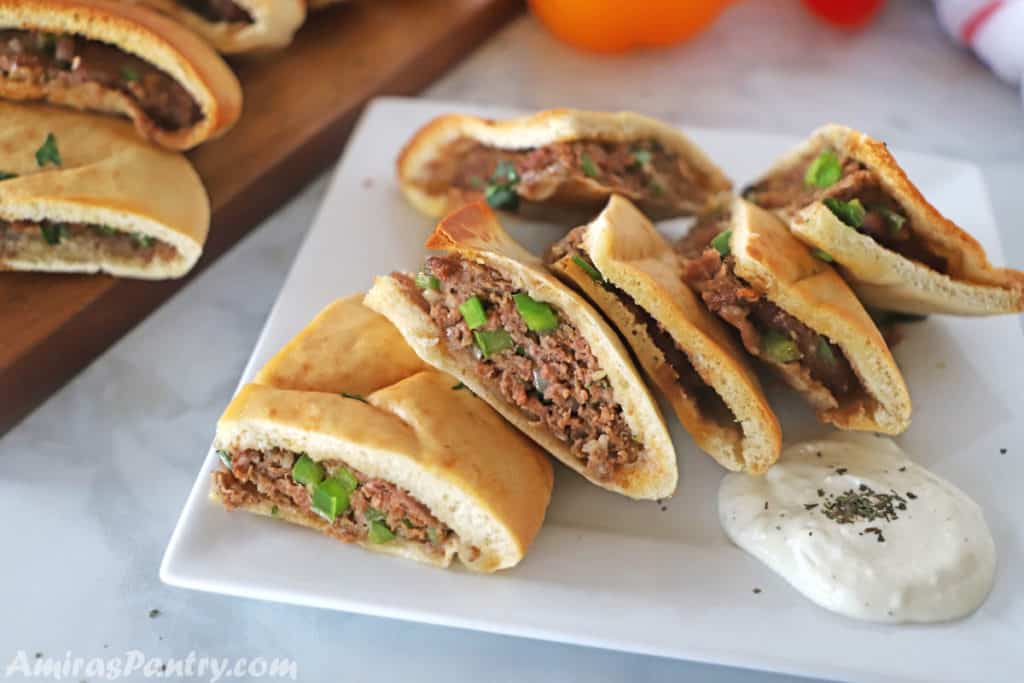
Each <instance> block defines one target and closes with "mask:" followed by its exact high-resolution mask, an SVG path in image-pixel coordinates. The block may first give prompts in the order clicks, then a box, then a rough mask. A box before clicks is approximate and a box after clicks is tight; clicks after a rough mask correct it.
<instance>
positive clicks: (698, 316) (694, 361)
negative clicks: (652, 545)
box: [547, 195, 782, 474]
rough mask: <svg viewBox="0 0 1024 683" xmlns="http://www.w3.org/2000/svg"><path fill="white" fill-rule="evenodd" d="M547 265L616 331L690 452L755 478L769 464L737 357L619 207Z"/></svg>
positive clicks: (770, 433) (772, 454)
mask: <svg viewBox="0 0 1024 683" xmlns="http://www.w3.org/2000/svg"><path fill="white" fill-rule="evenodd" d="M547 260H548V262H549V264H550V267H551V269H552V270H553V271H554V272H555V273H556V274H558V275H559V276H560V277H562V279H564V280H566V281H567V282H569V283H570V284H572V285H574V286H575V287H576V288H577V289H579V290H580V291H582V292H583V294H584V295H585V296H586V297H587V298H588V299H589V300H590V301H592V302H593V303H594V305H595V306H597V307H598V308H599V309H600V310H601V312H602V313H604V314H605V316H606V317H607V318H608V319H609V320H610V321H611V322H612V324H613V325H614V326H615V327H616V328H617V329H618V330H619V332H620V333H621V335H622V337H623V339H625V340H626V343H627V344H628V345H629V346H630V347H631V349H632V351H633V355H634V356H635V357H636V358H637V360H638V361H639V362H640V366H641V367H642V368H643V369H644V372H645V373H646V374H647V376H648V377H649V378H650V380H651V382H652V383H653V384H654V385H655V386H657V387H658V389H659V390H660V391H661V393H662V394H663V395H664V396H665V398H666V399H668V401H669V403H670V404H671V405H672V407H673V409H674V410H675V413H676V415H677V416H678V417H679V421H680V422H682V424H683V426H684V427H685V428H686V430H687V431H688V432H689V433H690V435H691V436H693V439H694V441H695V442H696V444H697V446H698V447H699V448H700V449H702V450H703V451H705V452H706V453H708V454H709V455H711V457H713V458H714V459H715V460H716V461H718V463H719V464H721V465H722V466H723V467H725V468H727V469H730V470H745V471H747V472H751V473H755V474H759V473H761V472H764V471H765V470H766V469H768V467H769V466H771V465H772V464H773V463H774V462H775V461H776V460H777V459H778V457H779V449H780V448H781V440H782V434H781V431H780V430H779V423H778V420H777V419H776V417H775V414H774V413H773V412H772V410H771V407H770V406H769V405H768V401H767V399H765V397H764V393H763V392H762V391H761V386H760V383H759V382H758V381H757V377H755V376H754V373H753V372H751V370H750V368H749V367H748V365H747V361H746V355H745V353H744V352H743V351H742V350H741V349H740V348H739V347H738V346H737V345H736V343H735V342H734V341H733V340H732V338H731V337H730V335H729V333H728V332H727V331H726V329H725V327H724V326H723V325H722V323H721V321H719V319H718V318H717V317H715V316H714V315H712V314H711V313H710V312H709V311H708V310H707V309H706V308H705V307H704V305H703V304H702V303H701V302H700V300H699V299H698V298H697V297H696V295H694V293H693V292H692V291H691V290H690V289H689V287H687V286H686V284H684V283H683V280H682V276H681V274H680V272H679V270H680V265H679V259H678V258H677V257H676V255H675V252H674V251H673V250H672V246H671V245H670V244H669V243H668V242H667V241H666V240H665V238H664V237H662V236H661V235H660V234H659V233H658V231H657V230H656V229H655V228H654V226H653V225H651V222H650V221H648V220H647V218H646V217H645V216H644V215H643V214H642V213H640V211H639V210H638V209H637V208H636V207H635V206H633V205H632V204H631V203H630V202H629V200H628V199H624V198H622V197H619V196H618V195H615V196H613V197H612V198H611V200H610V201H609V202H608V206H607V207H606V208H605V210H604V211H602V212H601V214H600V215H599V216H598V217H597V218H596V219H594V220H593V221H592V222H591V223H590V224H589V225H585V226H582V227H580V228H576V229H575V230H573V231H572V232H570V233H569V234H568V235H567V236H566V237H565V238H564V239H562V240H561V241H559V242H557V243H556V244H554V245H553V246H552V248H551V249H550V251H549V254H548V259H547Z"/></svg>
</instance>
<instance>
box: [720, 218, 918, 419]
mask: <svg viewBox="0 0 1024 683" xmlns="http://www.w3.org/2000/svg"><path fill="white" fill-rule="evenodd" d="M732 229H733V234H732V240H731V242H730V244H731V247H732V253H733V255H734V257H735V259H736V266H735V271H736V274H737V275H739V276H740V277H741V278H743V279H744V280H746V281H747V282H748V283H749V284H750V285H751V286H752V287H753V288H754V289H756V290H757V291H759V292H762V293H763V294H764V295H765V296H766V297H768V299H769V300H770V301H772V302H773V303H775V304H776V305H777V306H779V307H780V308H782V309H783V310H784V311H786V312H787V313H789V314H790V315H792V316H793V317H795V318H797V319H798V320H799V321H800V322H802V323H804V324H805V325H807V326H808V327H810V328H811V329H812V330H814V331H815V332H817V333H818V334H822V335H824V336H825V337H827V338H828V339H829V340H830V341H831V342H832V343H834V344H836V345H838V346H839V348H840V349H841V350H842V352H843V354H844V355H845V356H846V359H847V360H848V361H849V362H850V365H851V367H852V368H853V371H854V373H855V374H856V375H857V377H858V378H859V379H860V382H861V384H862V386H863V387H864V389H865V391H866V392H867V396H866V397H864V396H859V397H858V396H855V397H847V398H846V399H845V400H843V401H842V402H840V404H839V406H838V408H834V409H824V410H819V412H818V418H819V419H820V420H822V421H825V422H830V423H832V424H834V425H836V426H837V427H840V428H842V429H851V430H866V431H876V432H882V433H885V434H900V433H902V432H903V431H904V430H906V428H907V427H908V426H909V425H910V413H911V402H910V395H909V393H908V391H907V386H906V383H905V382H904V380H903V375H902V374H901V373H900V370H899V368H898V367H897V366H896V361H895V360H894V359H893V357H892V354H891V353H890V352H889V348H888V346H887V345H886V343H885V340H884V339H883V338H882V335H881V333H880V332H879V331H878V328H877V327H875V323H874V321H872V320H871V317H870V316H869V315H868V314H867V311H865V310H864V307H863V306H862V305H861V303H860V301H858V300H857V297H856V296H855V295H854V294H853V292H852V291H851V290H850V288H849V287H848V286H847V284H846V283H845V282H844V281H843V279H842V278H841V277H840V276H839V274H838V273H837V272H836V271H835V269H833V268H832V267H831V266H830V265H828V264H827V263H825V262H824V261H822V260H821V259H818V258H815V257H814V256H813V255H812V254H811V253H810V250H809V249H808V248H807V247H806V246H804V245H803V244H802V243H801V242H800V241H799V240H797V239H796V238H795V237H793V236H792V234H790V232H789V231H788V230H787V229H786V226H785V225H784V224H783V223H782V222H781V221H780V220H779V219H778V218H776V217H775V215H774V214H772V213H770V212H768V211H765V210H764V209H761V208H758V207H757V206H755V205H753V204H751V203H749V202H747V201H745V200H743V199H739V198H737V199H736V201H735V202H734V204H733V224H732Z"/></svg>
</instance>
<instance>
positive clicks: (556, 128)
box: [398, 109, 731, 218]
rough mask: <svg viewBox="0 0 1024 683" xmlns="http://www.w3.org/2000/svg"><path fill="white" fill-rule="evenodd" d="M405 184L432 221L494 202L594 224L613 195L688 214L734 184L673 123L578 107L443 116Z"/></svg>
mask: <svg viewBox="0 0 1024 683" xmlns="http://www.w3.org/2000/svg"><path fill="white" fill-rule="evenodd" d="M398 179H399V183H400V184H401V187H402V190H403V192H405V195H406V197H407V198H408V199H409V201H410V202H411V203H412V204H413V205H414V206H415V207H416V208H418V209H419V210H420V211H422V212H424V213H426V214H427V215H429V216H443V215H444V214H446V213H448V212H449V211H451V210H453V209H456V208H458V207H459V206H462V205H464V204H466V203H469V202H473V201H476V200H479V199H481V198H485V199H486V200H487V202H488V203H489V204H490V205H491V206H492V207H494V208H498V209H504V210H508V211H516V210H523V211H524V212H525V213H530V214H541V215H545V214H551V213H554V214H555V215H559V214H561V215H564V214H565V213H566V212H569V213H573V214H579V213H586V215H587V217H588V218H589V217H590V216H593V215H594V213H596V212H597V211H599V210H600V208H601V207H602V206H603V205H604V203H605V202H606V201H607V200H608V197H609V196H610V195H612V194H613V193H614V194H621V195H623V196H625V197H628V198H629V199H631V200H632V201H633V202H635V203H636V204H638V205H639V206H640V207H641V208H642V209H643V210H644V211H645V212H646V213H647V214H648V215H652V216H657V217H670V216H681V215H691V214H695V213H699V212H701V211H702V210H703V209H705V208H706V207H707V206H709V205H710V204H711V203H712V202H713V201H714V197H716V196H717V195H719V194H720V193H722V192H726V191H728V190H729V188H730V187H731V184H730V182H729V179H728V178H726V176H725V174H723V173H722V171H721V170H719V168H718V167H717V166H715V164H714V163H713V162H712V161H711V160H710V159H709V158H708V157H707V156H706V155H705V154H704V153H703V152H702V151H701V150H700V149H699V148H698V147H697V146H696V145H695V144H694V143H693V142H691V141H690V140H689V138H687V137H686V136H685V135H683V134H682V133H681V132H680V131H679V130H678V129H676V128H674V127H672V126H669V125H667V124H665V123H662V122H660V121H657V120H655V119H651V118H648V117H646V116H641V115H639V114H633V113H630V112H619V113H606V112H591V111H578V110H573V109H551V110H548V111H542V112H539V113H536V114H533V115H531V116H524V117H521V118H515V119H508V120H505V121H492V120H490V119H482V118H478V117H475V116H463V115H460V114H449V115H447V116H441V117H439V118H437V119H434V120H433V121H431V122H430V123H428V124H427V125H426V126H424V127H423V128H422V129H420V131H419V132H417V133H416V135H415V136H413V138H412V139H411V140H410V141H409V142H408V143H407V144H406V146H405V149H404V150H403V151H402V154H401V156H400V157H399V159H398Z"/></svg>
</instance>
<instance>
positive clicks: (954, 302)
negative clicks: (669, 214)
mask: <svg viewBox="0 0 1024 683" xmlns="http://www.w3.org/2000/svg"><path fill="white" fill-rule="evenodd" d="M745 196H747V197H748V198H749V199H750V200H751V201H753V202H754V203H756V204H758V205H760V206H762V207H764V208H769V209H773V210H776V211H778V212H780V214H781V215H782V216H783V217H784V218H786V219H787V220H788V221H789V226H790V229H791V230H792V231H793V233H794V234H795V235H796V236H797V237H799V238H800V239H801V240H803V241H804V242H806V243H807V244H809V245H811V246H812V247H813V248H815V249H819V250H821V251H823V252H824V253H826V254H828V255H829V256H830V257H831V258H832V259H833V260H834V261H835V263H836V264H837V265H838V266H839V267H840V270H841V272H842V273H843V275H844V276H845V277H846V279H847V280H848V281H849V282H850V284H851V285H852V286H853V288H854V289H855V290H856V292H857V294H858V296H860V298H861V299H862V300H863V301H864V302H865V303H866V304H868V305H869V306H872V307H877V308H881V309H887V310H894V311H900V312H904V313H918V314H928V313H951V314H955V315H993V314H999V313H1017V312H1020V311H1024V273H1022V272H1020V271H1017V270H1011V269H1009V268H996V267H994V266H993V265H992V264H991V263H989V261H988V257H987V256H986V255H985V251H984V249H983V248H982V246H981V245H980V244H979V243H978V242H977V241H976V240H975V239H974V238H973V237H971V236H970V235H969V234H967V232H965V231H964V230H963V229H962V228H961V227H959V226H958V225H956V224H955V223H954V222H953V221H951V220H949V219H948V218H946V217H945V216H943V215H942V214H941V213H939V211H938V210H937V209H936V208H935V207H934V206H932V205H931V204H929V203H928V201H927V200H926V199H925V198H924V197H923V196H922V195H921V192H920V191H919V190H918V189H917V187H916V186H915V185H914V184H913V183H912V182H911V181H910V179H909V178H908V177H907V174H906V173H905V172H904V171H903V169H902V168H901V167H900V165H899V164H898V163H897V162H896V159H895V158H893V156H892V154H890V153H889V150H888V148H887V147H886V146H885V143H884V142H881V141H879V140H875V139H874V138H872V137H869V136H868V135H865V134H864V133H861V132H858V131H856V130H853V129H851V128H847V127H845V126H838V125H829V126H825V127H823V128H821V129H819V130H818V131H816V132H815V133H813V134H812V135H811V137H810V139H808V140H807V141H806V142H804V143H803V144H801V145H800V146H799V147H797V148H796V149H795V150H793V151H791V152H790V153H789V154H787V155H786V156H785V157H783V158H782V159H781V160H780V161H779V162H778V163H776V164H775V165H774V166H773V167H772V168H771V169H770V170H769V171H768V172H767V173H766V174H765V175H764V176H763V177H762V178H761V180H759V181H757V182H755V183H754V184H753V185H752V186H751V187H749V188H747V190H746V191H745Z"/></svg>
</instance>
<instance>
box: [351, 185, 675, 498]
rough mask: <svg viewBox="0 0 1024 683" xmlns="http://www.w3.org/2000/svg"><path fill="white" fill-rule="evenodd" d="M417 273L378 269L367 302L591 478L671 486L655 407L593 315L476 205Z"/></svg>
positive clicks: (451, 226) (641, 487)
mask: <svg viewBox="0 0 1024 683" xmlns="http://www.w3.org/2000/svg"><path fill="white" fill-rule="evenodd" d="M427 247H428V248H431V249H440V250H442V251H443V252H444V253H443V254H441V255H438V256H432V257H430V258H428V259H427V263H426V266H425V269H424V270H423V271H422V272H420V273H418V274H415V275H413V274H407V273H394V274H392V275H390V276H386V277H379V278H377V280H376V281H375V283H374V286H373V288H372V289H371V290H370V291H369V293H368V294H367V297H366V301H365V303H366V305H367V306H369V307H370V308H372V309H374V310H375V311H377V312H378V313H381V314H382V315H384V316H386V317H387V318H388V319H389V320H391V322H392V323H394V324H395V326H396V327H397V328H398V329H399V331H400V332H401V333H402V335H403V336H404V337H405V339H406V341H407V342H408V343H409V345H410V346H411V347H412V348H413V350H414V351H416V353H418V354H419V355H420V357H421V358H423V360H425V361H426V362H428V363H430V364H431V365H433V366H434V367H436V368H438V369H440V370H443V371H444V372H447V373H449V374H452V375H454V376H455V377H457V378H458V379H459V380H461V381H462V382H463V383H465V384H466V386H468V387H469V388H470V389H472V390H473V392H474V393H476V394H477V395H478V396H480V397H481V398H483V399H484V400H485V401H487V402H488V403H490V404H491V405H492V406H493V407H494V409H495V410H497V411H498V412H499V413H501V414H502V415H504V416H505V418H506V419H508V420H509V422H511V423H512V424H514V425H515V426H516V427H518V428H519V429H520V430H522V431H523V432H524V433H525V434H527V435H528V436H530V438H532V439H533V440H534V441H536V442H537V443H539V444H540V445H541V446H543V447H544V448H546V449H547V450H548V452H549V453H551V454H552V455H554V456H555V457H556V458H558V459H559V460H561V461H562V462H563V463H565V465H567V466H568V467H570V468H571V469H573V470H575V471H576V472H579V473H580V474H582V475H583V476H584V477H586V478H587V479H588V480H589V481H591V482H593V483H594V484H597V485H598V486H601V487H602V488H605V489H608V490H609V491H615V492H617V493H621V494H624V495H626V496H630V497H632V498H650V499H657V498H665V497H668V496H670V495H672V493H673V492H674V491H675V488H676V480H677V477H678V475H677V471H676V456H675V451H674V450H673V446H672V442H671V440H670V439H669V435H668V430H667V428H666V426H665V422H664V420H663V419H662V417H661V413H660V412H659V410H658V407H657V404H656V403H655V401H654V399H653V398H652V397H651V394H650V393H649V392H648V390H647V388H646V387H645V386H644V383H643V381H642V379H641V378H640V375H639V373H638V372H637V370H636V368H635V367H634V366H633V363H632V361H631V360H630V359H629V355H628V353H627V351H626V349H625V348H624V347H623V346H622V343H621V342H620V341H619V339H618V337H617V336H616V334H615V332H614V331H612V329H611V328H609V327H608V325H607V323H605V321H604V319H603V318H602V317H601V315H600V314H599V313H598V312H597V311H595V310H594V309H593V308H591V306H590V304H588V303H587V302H586V301H585V300H583V299H582V298H581V297H580V296H579V295H577V294H576V293H575V292H573V291H572V290H571V289H569V288H568V287H567V286H566V285H565V284H563V283H562V282H560V281H559V280H558V279H557V278H556V277H554V276H553V275H552V274H551V273H550V272H548V270H547V269H546V268H545V267H544V264H543V263H542V262H541V261H540V259H538V258H536V257H535V256H533V255H531V254H530V253H528V252H527V251H525V250H524V249H523V248H522V247H521V246H519V245H518V244H517V243H515V242H514V241H513V240H512V238H511V237H509V236H508V234H507V233H506V232H505V231H504V230H503V229H502V227H501V225H499V224H498V221H497V219H496V217H495V215H494V213H493V212H492V211H491V210H490V209H489V208H488V207H487V205H486V204H484V203H483V202H480V203H477V204H471V205H468V206H466V207H463V208H462V209H460V210H458V211H456V212H454V213H452V214H451V215H450V216H448V217H447V218H445V219H444V220H443V221H442V222H441V223H440V224H439V225H438V226H437V228H436V229H435V231H434V233H433V235H432V236H431V237H430V239H429V240H428V241H427Z"/></svg>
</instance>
